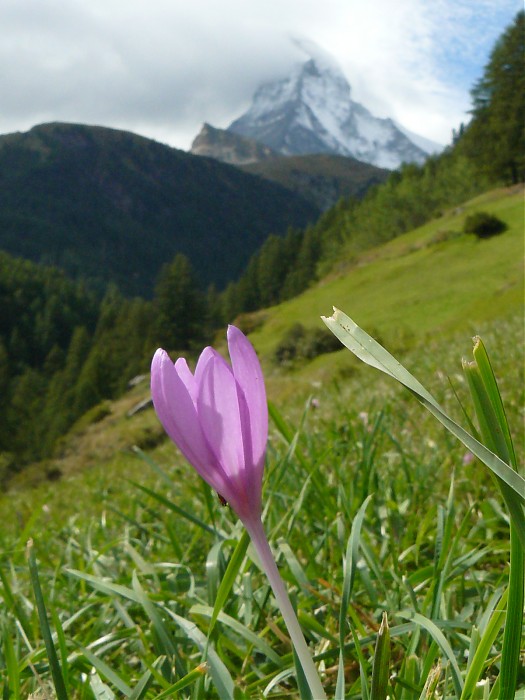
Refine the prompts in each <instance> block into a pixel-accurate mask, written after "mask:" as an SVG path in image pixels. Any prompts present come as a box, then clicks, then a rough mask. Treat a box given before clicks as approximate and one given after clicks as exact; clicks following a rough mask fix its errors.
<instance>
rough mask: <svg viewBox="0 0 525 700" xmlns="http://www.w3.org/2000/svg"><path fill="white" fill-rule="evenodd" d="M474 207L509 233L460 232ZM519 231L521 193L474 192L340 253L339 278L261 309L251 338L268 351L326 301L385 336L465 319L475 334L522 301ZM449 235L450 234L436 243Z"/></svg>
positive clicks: (313, 320)
mask: <svg viewBox="0 0 525 700" xmlns="http://www.w3.org/2000/svg"><path fill="white" fill-rule="evenodd" d="M478 209H482V210H484V211H489V212H491V213H495V214H497V215H498V216H499V217H500V218H501V219H502V220H503V221H505V223H507V225H508V226H509V230H508V231H507V232H505V233H504V234H502V235H501V236H496V237H494V238H492V239H489V240H486V241H479V240H477V239H475V238H474V237H473V236H469V235H465V234H461V230H462V226H463V221H464V219H465V217H466V216H467V214H468V213H471V212H472V211H475V210H478ZM523 230H524V229H523V192H522V191H520V192H518V193H514V194H509V193H508V192H507V191H500V192H493V193H489V194H487V195H485V196H483V197H478V198H476V200H473V201H472V202H470V203H468V204H467V205H466V206H464V207H461V208H458V209H456V210H454V211H452V212H450V213H448V214H445V215H444V216H443V217H441V218H439V219H436V220H434V221H432V222H430V223H429V224H426V225H425V226H423V227H421V228H420V229H417V230H416V231H412V232H410V233H408V234H405V235H403V236H400V237H399V238H396V239H394V240H393V241H391V242H390V243H387V244H386V245H383V246H381V247H380V248H377V249H373V250H371V251H367V252H366V253H365V254H363V255H362V256H360V257H359V258H358V259H355V260H350V261H348V260H346V259H345V256H344V255H342V256H341V263H340V264H341V268H342V269H341V271H340V273H339V274H338V275H335V276H333V277H332V278H331V279H327V280H324V281H323V282H322V283H321V284H318V285H316V286H315V287H313V288H312V289H310V290H308V291H307V292H305V293H304V294H302V295H300V296H299V297H297V298H295V299H292V300H291V301H289V302H285V303H284V304H281V305H280V306H278V307H276V308H275V309H271V310H269V311H267V310H266V311H265V312H264V314H265V318H266V321H265V323H264V324H263V325H262V326H261V328H260V329H258V330H257V331H256V332H254V333H253V336H251V337H252V338H253V342H254V344H255V345H256V347H257V349H258V350H259V352H260V353H261V354H262V355H263V356H267V355H271V353H272V351H273V349H274V348H275V346H276V344H277V343H278V342H279V340H280V338H281V337H282V335H283V334H284V332H285V330H286V329H287V328H288V327H289V326H290V325H292V323H294V322H296V321H297V320H299V321H301V323H303V324H304V325H305V326H311V325H316V324H320V323H321V322H320V321H319V317H320V316H321V315H326V314H330V313H331V309H332V306H337V307H338V308H341V309H343V310H346V311H347V312H348V313H350V315H351V316H352V318H354V319H355V320H356V322H357V323H359V325H361V326H362V327H364V328H368V329H374V330H376V331H377V332H378V333H379V334H380V335H381V337H385V338H386V339H388V338H389V336H392V337H394V338H395V337H396V335H397V334H399V332H400V330H401V331H403V332H404V333H405V334H408V335H411V336H413V337H414V340H415V341H418V340H422V339H424V337H425V336H426V335H428V334H436V333H448V332H450V331H453V330H457V329H460V328H465V324H468V327H469V330H472V331H474V330H475V328H476V324H478V323H480V322H483V321H488V320H490V319H491V318H493V317H494V316H496V315H500V314H501V313H506V312H508V311H511V310H513V309H514V310H517V309H518V308H519V307H520V305H521V304H522V303H523ZM451 232H452V233H453V234H457V237H454V236H452V237H450V238H449V239H448V240H444V241H443V242H439V240H438V242H435V241H436V240H437V239H439V238H441V237H443V234H445V236H446V235H449V234H450V233H451Z"/></svg>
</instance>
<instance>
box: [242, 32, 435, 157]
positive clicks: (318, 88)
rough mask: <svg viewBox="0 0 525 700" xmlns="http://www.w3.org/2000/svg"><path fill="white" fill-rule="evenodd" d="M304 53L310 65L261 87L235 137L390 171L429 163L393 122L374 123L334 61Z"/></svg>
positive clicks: (316, 52) (283, 150) (284, 151)
mask: <svg viewBox="0 0 525 700" xmlns="http://www.w3.org/2000/svg"><path fill="white" fill-rule="evenodd" d="M303 48H305V50H306V52H307V53H309V54H310V56H311V57H310V59H309V60H308V61H306V62H305V63H302V64H299V65H297V66H295V68H294V69H293V71H292V72H291V74H290V75H288V76H287V77H285V78H283V79H280V80H276V81H271V82H268V83H266V84H264V85H261V86H260V87H259V88H258V90H257V91H256V92H255V95H254V97H253V102H252V105H251V107H250V108H249V110H248V111H247V112H246V113H245V114H243V115H242V116H241V117H239V118H238V119H236V120H235V121H234V122H232V124H231V125H230V126H229V127H228V130H229V131H232V132H234V133H236V134H239V135H241V136H243V137H247V138H250V139H254V140H256V141H259V142H260V143H263V144H265V145H266V146H269V147H270V148H272V149H273V150H275V151H278V152H279V153H281V154H283V155H304V154H308V153H332V154H337V155H343V156H351V157H353V158H357V159H358V160H362V161H365V162H366V163H371V164H373V165H376V166H378V167H382V168H389V169H395V168H397V167H399V166H400V165H401V164H402V163H403V162H416V163H422V162H423V161H424V160H425V158H426V155H427V154H426V153H425V151H424V150H423V149H421V148H420V147H419V146H417V145H416V144H415V143H414V142H413V141H412V140H411V139H410V138H409V137H408V136H407V135H406V134H405V133H403V132H402V131H401V130H400V129H399V128H398V127H397V126H396V124H395V123H394V122H393V121H392V120H391V119H379V118H377V117H374V116H373V115H372V114H371V113H370V112H369V111H368V110H367V109H366V108H365V107H363V105H361V104H359V103H358V102H355V101H353V100H352V98H351V88H350V85H349V83H348V81H347V79H346V77H345V76H344V74H343V72H342V71H341V70H340V68H339V67H338V66H337V65H336V64H335V62H334V61H333V60H332V59H331V57H329V56H327V55H326V54H324V53H321V52H320V51H319V50H314V51H312V49H311V46H310V45H308V46H306V47H303Z"/></svg>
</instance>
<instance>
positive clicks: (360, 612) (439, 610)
mask: <svg viewBox="0 0 525 700" xmlns="http://www.w3.org/2000/svg"><path fill="white" fill-rule="evenodd" d="M475 207H479V208H482V209H486V210H488V211H494V212H496V211H497V213H498V216H500V217H501V218H505V217H506V220H507V223H509V224H510V225H511V226H512V228H511V230H510V231H509V232H507V233H506V234H504V235H503V236H500V237H498V238H496V239H494V240H492V241H483V242H481V243H478V242H476V241H472V240H470V239H466V238H465V237H463V236H459V237H456V238H453V237H451V238H449V239H448V240H445V241H443V242H442V243H432V240H433V239H434V238H435V236H436V234H437V233H438V232H439V230H440V228H439V227H440V226H441V227H442V228H443V229H445V228H446V229H447V230H448V229H449V227H452V225H453V226H454V227H458V230H460V228H461V217H464V216H465V215H466V213H468V211H470V210H472V208H475ZM519 208H520V207H519V206H518V202H517V198H516V197H511V196H506V195H505V194H502V193H496V194H495V193H492V194H489V195H487V196H486V197H485V198H483V199H481V200H480V201H477V202H474V203H472V204H469V205H468V206H466V207H464V208H463V211H462V212H460V213H456V214H451V215H450V217H442V219H440V220H439V222H433V223H431V224H429V225H428V226H426V227H423V228H422V229H421V230H420V231H418V232H412V233H410V234H407V236H403V237H401V238H400V239H397V240H395V241H392V242H391V243H389V244H388V245H387V246H384V247H382V248H380V249H376V250H374V251H368V252H367V253H366V254H365V256H364V257H363V258H362V259H361V263H362V264H361V265H359V264H356V261H353V267H351V268H349V274H344V275H343V274H342V273H341V275H340V276H339V277H334V278H333V279H331V280H327V281H325V282H324V284H322V285H319V287H317V288H316V289H315V290H313V289H312V290H310V291H309V292H307V293H306V294H304V295H302V297H301V298H299V299H297V300H294V301H293V302H289V303H287V304H285V305H283V306H282V307H278V308H275V309H271V310H269V311H267V312H265V313H266V322H265V323H264V324H263V325H262V326H261V327H260V328H259V329H258V330H257V332H255V333H254V334H253V338H254V342H255V343H256V346H257V348H258V350H259V351H260V353H261V355H262V359H263V362H264V364H265V366H266V368H267V370H268V386H269V391H270V395H271V398H272V400H273V402H274V404H275V405H276V407H277V414H275V415H274V420H273V422H272V423H271V429H270V440H269V448H268V462H267V468H266V472H265V486H264V504H265V507H266V515H265V527H266V530H267V532H268V534H269V537H270V541H271V543H272V547H273V549H274V552H275V553H276V556H277V557H278V561H279V567H280V570H281V574H282V576H283V577H284V579H285V582H286V585H287V588H288V590H289V591H290V594H291V598H292V601H293V603H294V605H295V606H296V608H297V610H298V614H299V619H300V622H301V625H302V628H303V630H304V632H305V635H306V637H307V640H308V643H309V645H310V648H311V650H312V652H313V654H314V655H315V659H316V663H317V664H318V667H319V669H320V671H321V673H322V677H323V683H324V686H325V689H326V691H327V694H328V696H329V697H334V695H335V694H336V690H337V692H338V693H340V692H342V691H341V688H342V687H343V680H344V697H346V698H350V699H355V700H357V699H358V698H363V697H367V696H368V694H370V682H371V677H372V674H373V673H374V671H373V669H374V666H376V667H377V664H374V654H375V653H376V649H380V648H381V644H380V645H379V646H378V645H377V639H378V632H379V629H380V624H381V621H382V618H383V613H384V612H386V615H387V619H388V626H389V636H390V639H389V642H388V645H389V654H388V653H386V651H383V652H382V657H381V658H387V657H389V658H390V661H389V671H388V680H387V681H385V677H386V676H385V674H384V672H382V673H381V674H377V675H376V676H375V683H376V684H375V685H374V688H377V687H378V686H377V682H378V678H379V677H380V678H381V691H380V692H382V693H385V692H388V695H389V696H390V697H391V698H393V699H395V700H419V698H425V697H427V698H459V696H460V694H461V687H462V685H463V684H464V683H465V682H467V684H468V685H467V689H470V690H468V694H467V695H465V697H464V698H462V700H466V698H475V697H482V696H483V695H482V692H483V691H482V689H480V688H478V689H476V688H475V684H476V681H477V680H478V678H479V679H483V681H484V683H485V684H486V687H487V688H489V689H490V692H491V696H490V697H491V698H492V699H494V698H497V697H498V692H499V691H498V685H497V678H498V674H499V669H500V664H501V650H502V643H503V631H502V630H503V625H504V622H505V618H504V612H503V608H502V603H504V601H505V596H506V593H505V591H506V586H507V584H508V561H509V554H510V546H509V525H508V518H507V516H506V513H505V507H504V504H503V502H502V500H501V498H500V495H499V492H498V490H497V487H496V486H495V484H494V483H493V482H492V480H491V479H490V477H489V476H488V475H487V474H486V472H485V470H483V469H482V467H481V465H479V464H478V463H476V462H475V461H474V462H471V461H470V460H469V458H468V456H467V455H466V453H465V449H464V448H463V447H462V446H461V445H460V444H459V443H458V442H456V441H455V440H454V439H453V438H452V437H451V436H450V435H448V434H446V433H445V432H444V431H443V429H442V428H441V427H440V426H439V424H437V423H436V421H435V420H434V419H433V418H432V416H430V415H429V414H427V413H426V412H424V409H423V408H422V407H421V406H420V405H419V404H418V403H417V402H416V401H415V399H414V398H413V397H412V396H410V395H409V394H408V393H404V392H403V391H401V390H400V389H399V388H398V387H397V386H395V385H394V383H393V382H391V381H389V379H388V378H387V377H383V376H381V375H379V373H376V372H374V371H373V370H371V369H370V368H368V367H365V366H364V365H362V364H358V363H357V362H356V361H355V360H353V359H352V357H350V353H348V351H346V350H343V351H341V352H337V353H332V354H330V355H325V356H321V357H318V358H316V359H315V360H313V361H312V362H310V363H308V364H304V365H302V366H297V367H294V368H292V369H291V370H288V371H285V372H282V371H280V370H278V369H277V368H276V367H275V366H274V365H273V364H272V361H271V353H272V349H273V347H274V345H275V343H276V342H278V340H279V337H280V333H281V331H283V330H285V329H286V328H287V324H290V325H291V323H293V322H296V321H298V320H299V321H301V322H302V323H303V324H304V325H310V326H313V325H315V324H317V322H318V321H317V319H318V316H319V315H321V314H326V313H329V312H330V310H331V305H332V303H335V304H337V305H339V306H340V307H341V308H342V309H343V310H344V311H346V312H347V313H349V314H350V315H351V316H353V317H355V318H356V320H357V321H359V322H360V323H361V324H362V325H363V327H364V328H365V329H366V330H369V331H370V330H372V328H373V327H376V328H377V329H378V330H379V331H380V333H381V334H384V335H385V336H386V338H388V337H390V338H392V339H394V340H395V339H396V337H397V341H396V342H399V344H400V346H401V345H403V363H404V364H405V365H406V366H407V367H408V368H409V369H410V370H411V371H412V372H413V373H414V374H415V375H416V377H417V378H418V379H420V380H421V381H422V382H423V384H425V386H428V388H429V389H430V390H431V391H432V393H433V394H434V395H435V396H436V398H437V399H438V401H439V402H440V403H441V404H442V405H443V406H444V407H445V408H446V410H447V411H449V412H450V413H451V414H452V415H453V416H454V417H455V419H456V420H458V421H460V422H462V423H463V424H465V418H464V416H463V413H462V410H461V408H460V407H459V405H458V403H457V398H456V394H457V397H459V399H460V400H461V402H462V403H463V405H464V406H465V407H466V408H467V410H468V411H469V413H470V414H471V415H473V411H472V409H471V406H470V402H469V394H468V389H467V385H466V382H465V380H464V378H463V376H462V374H461V357H462V356H469V355H470V354H471V341H470V336H471V334H472V333H473V332H474V331H475V332H479V334H480V335H481V336H482V338H483V340H484V342H485V345H486V347H487V349H488V352H489V354H490V357H491V361H492V363H493V366H494V369H495V372H496V375H497V378H498V383H499V385H500V389H501V393H502V396H503V401H504V404H505V409H506V412H507V416H508V419H509V424H510V429H511V433H512V434H513V438H514V444H515V448H516V453H517V455H518V462H519V464H518V466H519V468H521V469H523V454H524V451H523V446H524V445H523V427H522V426H523V405H524V395H523V318H522V313H521V309H520V307H519V304H521V301H519V300H518V294H517V292H518V291H519V290H520V289H521V287H522V279H521V277H520V274H522V273H519V271H518V268H517V263H518V258H521V257H522V245H523V243H522V240H521V242H520V241H518V238H519V237H520V236H519V235H518V234H519V233H520V232H519V230H518V228H519V222H520V213H519ZM513 222H514V223H513ZM487 244H488V245H489V247H488V248H486V247H485V246H486V245H487ZM520 248H521V250H520ZM467 250H471V251H473V253H476V255H475V256H474V255H473V256H472V259H470V260H469V259H461V260H455V256H459V257H461V258H463V254H464V253H465V251H467ZM436 261H441V262H442V263H443V264H444V268H445V269H444V270H443V269H440V268H439V266H437V265H436ZM441 267H442V268H443V265H442V266H441ZM473 269H477V273H476V274H474V275H469V274H467V271H468V270H473ZM423 270H424V274H423V272H422V271H423ZM512 270H513V272H512ZM509 271H511V272H509ZM347 272H348V271H347ZM418 273H419V274H418ZM444 277H446V279H447V280H448V281H449V282H450V288H449V287H446V285H444V287H443V289H442V297H441V299H442V304H444V303H445V302H444V301H443V300H445V299H447V300H448V302H447V307H450V308H447V309H445V310H441V309H440V308H439V304H437V302H435V301H434V300H433V299H428V298H427V297H428V295H427V292H428V290H430V289H436V293H438V289H439V285H438V283H437V282H438V280H439V279H443V278H444ZM478 277H481V278H482V279H478ZM367 280H368V281H367ZM409 281H410V284H411V285H412V288H413V292H414V295H413V297H411V289H412V288H411V287H410V285H409ZM509 281H510V282H511V283H513V284H514V286H513V287H511V288H509V289H508V290H506V291H505V290H504V291H502V293H501V294H500V295H499V296H498V295H495V292H494V290H497V289H502V288H503V286H504V284H507V283H508V282H509ZM345 285H346V286H345ZM380 288H382V291H380ZM337 289H339V293H340V295H341V296H340V297H336V296H334V295H335V293H336V291H337ZM376 289H377V293H376V292H375V291H374V290H376ZM403 289H404V290H405V292H404V293H405V294H406V299H407V303H406V313H407V314H408V318H409V319H410V322H407V328H408V329H409V331H410V333H408V332H407V333H405V335H404V337H401V336H403V334H401V335H398V336H396V332H397V331H396V329H397V328H398V327H399V324H401V323H402V319H403V318H404V316H403V303H402V300H403ZM417 291H418V294H417V293H416V292H417ZM396 295H397V296H396ZM417 298H419V300H420V301H419V304H418V303H416V300H417ZM396 299H397V301H396ZM410 300H412V301H410ZM387 304H388V311H386V310H385V308H383V307H385V306H386V305H387ZM469 309H470V311H469ZM469 314H470V315H469ZM319 323H320V321H319ZM451 382H452V384H451ZM146 392H147V388H146V387H144V386H142V387H140V386H139V387H136V388H135V389H134V390H133V391H132V392H131V393H130V394H128V395H126V396H125V397H123V398H122V399H121V400H120V401H118V402H116V403H114V404H112V405H110V408H111V411H110V412H108V411H107V407H106V408H105V409H104V410H101V411H98V412H94V414H93V416H92V418H93V420H92V421H91V422H90V421H89V420H88V418H86V419H85V420H83V421H80V422H79V423H78V424H77V425H76V427H75V429H74V430H73V431H72V433H71V434H70V435H69V436H68V437H67V439H65V440H64V443H63V446H62V450H63V455H62V457H61V458H60V459H57V460H56V464H58V465H60V469H61V471H62V473H63V477H62V478H61V479H60V480H59V481H57V482H53V483H51V482H48V481H46V480H45V479H42V474H41V472H39V469H40V470H41V469H42V465H35V466H34V467H33V470H32V472H31V478H30V479H29V478H28V479H27V480H26V481H24V480H22V479H20V480H19V481H18V482H17V483H16V484H15V485H14V488H13V490H12V491H11V492H10V493H9V494H7V496H5V497H3V498H2V499H1V500H0V517H1V518H2V522H3V527H2V529H1V530H0V574H1V576H0V600H1V602H2V605H1V606H0V627H1V629H2V633H3V634H2V642H1V643H0V691H1V692H2V693H3V695H2V700H4V699H5V700H8V699H10V698H13V699H16V698H28V697H30V694H32V693H34V696H33V697H35V698H40V699H47V698H53V697H55V696H54V694H53V690H52V689H53V687H54V686H55V687H57V688H58V689H59V692H60V697H65V695H67V697H69V698H74V699H75V700H76V699H79V700H80V699H82V700H88V699H89V700H92V699H93V698H100V699H101V700H106V699H107V700H110V699H111V698H135V699H138V698H147V699H151V700H153V699H154V698H157V699H158V700H160V698H162V697H180V698H190V697H191V698H194V699H195V700H197V699H199V698H216V697H221V698H226V699H227V700H230V699H231V698H232V697H233V694H234V692H235V697H238V698H242V697H246V698H262V697H263V692H264V691H265V689H267V697H276V698H277V697H278V698H295V697H298V686H297V684H296V680H295V675H294V666H293V657H292V650H291V646H290V643H289V640H288V639H287V636H286V629H285V627H284V626H283V624H282V620H281V617H280V613H279V610H278V608H277V607H276V605H275V601H274V599H273V596H272V595H271V593H270V591H269V588H268V584H267V581H266V579H265V578H264V576H263V575H262V573H261V571H260V569H259V567H258V566H257V563H256V561H255V558H254V557H253V552H252V550H251V547H248V548H247V550H246V551H244V550H243V548H242V546H240V548H237V543H238V542H239V540H240V538H241V535H242V528H241V527H240V525H239V523H238V522H236V519H235V517H234V515H233V514H232V512H231V511H230V510H229V509H228V508H224V507H221V506H220V504H219V502H218V499H217V497H216V495H215V494H214V493H211V492H210V490H209V489H208V487H206V486H205V485H204V484H203V483H202V481H201V480H200V479H199V478H198V477H197V475H196V474H195V473H194V471H193V470H192V468H191V467H189V466H188V465H187V464H185V463H184V461H183V460H182V459H181V457H180V455H178V453H177V451H176V449H175V448H174V447H173V446H172V445H171V444H170V443H169V442H167V441H159V437H160V431H159V429H158V424H157V421H156V418H155V415H154V413H153V411H152V410H151V409H150V410H147V411H145V412H143V413H139V414H137V415H135V416H133V417H131V418H129V417H127V415H126V414H127V411H128V410H129V409H130V408H131V407H132V406H133V405H134V404H135V403H136V402H138V401H139V400H140V399H141V398H143V397H144V395H145V393H146ZM309 395H313V397H314V398H315V399H316V401H315V402H312V403H310V402H309V401H308V400H307V399H308V396H309ZM136 443H139V444H141V445H142V447H143V448H144V452H140V451H137V450H134V449H133V445H134V444H136ZM48 466H49V465H48ZM31 484H32V486H31ZM30 486H31V487H30ZM367 499H368V500H367ZM365 502H366V506H365V505H364V504H365ZM29 538H32V539H33V546H32V548H31V549H30V555H29V565H28V559H27V556H26V542H27V540H28V539H29ZM241 544H242V543H241ZM234 552H236V556H237V557H240V561H239V560H238V561H237V564H238V567H239V568H238V572H237V574H236V576H235V578H234V581H233V587H232V590H231V592H230V594H229V595H228V597H227V598H226V600H225V603H224V605H223V608H222V611H221V613H220V614H219V617H218V619H217V622H216V623H215V626H214V629H213V631H212V632H211V635H210V642H211V644H210V646H209V650H208V655H207V666H202V665H201V664H202V662H203V660H204V658H205V649H206V647H207V635H208V631H209V629H210V620H211V618H212V616H213V607H214V603H215V599H216V595H217V591H218V589H219V585H220V582H221V580H222V578H223V575H224V573H225V571H226V567H227V565H228V563H229V562H230V561H231V560H232V558H233V557H234ZM343 564H344V565H343ZM37 604H38V605H37ZM381 640H384V636H381ZM381 643H383V642H381ZM340 658H341V659H342V663H341V664H340V663H339V660H340ZM383 671H384V670H383ZM53 678H54V679H55V681H53ZM56 679H61V680H58V681H57V680H56ZM385 682H386V683H387V686H388V687H387V688H386V689H385V687H384V684H385ZM57 683H58V685H57ZM234 688H235V691H234ZM425 688H426V690H425ZM518 688H520V689H522V691H523V689H525V675H524V674H523V672H521V675H520V676H519V677H518ZM64 689H65V690H64ZM472 689H473V690H472ZM471 691H472V692H471ZM374 692H376V691H374ZM64 693H65V695H64ZM479 693H481V695H480V694H479Z"/></svg>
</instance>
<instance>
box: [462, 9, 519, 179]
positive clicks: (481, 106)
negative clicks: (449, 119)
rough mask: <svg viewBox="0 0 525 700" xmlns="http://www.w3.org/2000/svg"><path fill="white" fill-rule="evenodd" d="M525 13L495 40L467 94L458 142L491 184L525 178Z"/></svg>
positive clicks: (517, 16)
mask: <svg viewBox="0 0 525 700" xmlns="http://www.w3.org/2000/svg"><path fill="white" fill-rule="evenodd" d="M524 57H525V11H523V10H522V11H520V12H519V13H518V14H517V15H516V18H515V20H514V22H513V24H512V25H511V26H510V27H509V28H508V29H507V30H506V31H505V32H504V33H503V35H502V36H501V37H500V39H499V40H498V41H497V43H496V45H495V47H494V49H493V51H492V53H491V55H490V60H489V62H488V64H487V66H486V67H485V71H484V73H483V77H482V78H481V80H479V81H478V82H477V83H476V85H475V86H474V88H473V89H472V91H471V95H472V100H473V109H472V115H473V116H472V121H471V123H470V124H469V125H468V127H467V128H466V129H465V130H464V134H463V137H462V138H460V140H459V144H460V146H462V147H463V149H464V150H465V151H466V152H467V154H468V155H469V156H470V157H471V158H472V159H473V160H474V161H475V162H476V163H477V164H478V165H479V167H481V168H482V170H483V171H485V172H486V173H487V174H489V175H490V177H491V179H492V180H493V181H504V182H509V183H517V182H520V181H523V180H525V61H524Z"/></svg>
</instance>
